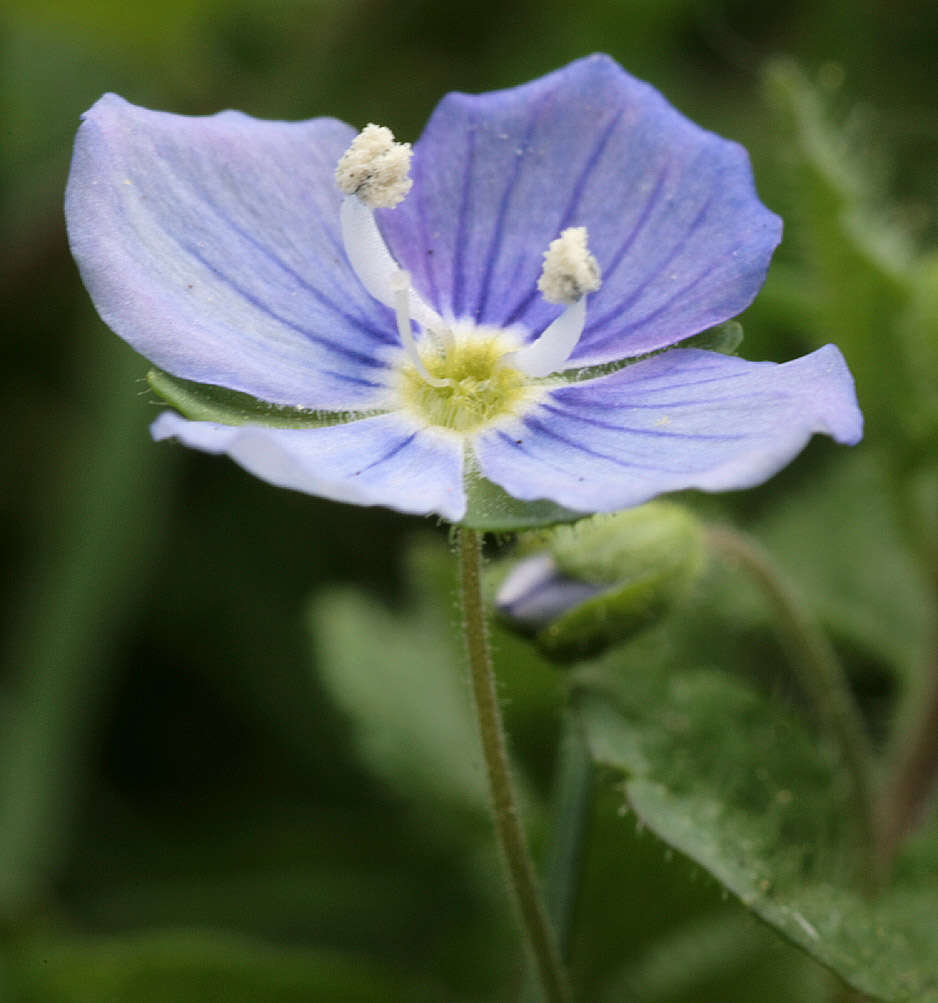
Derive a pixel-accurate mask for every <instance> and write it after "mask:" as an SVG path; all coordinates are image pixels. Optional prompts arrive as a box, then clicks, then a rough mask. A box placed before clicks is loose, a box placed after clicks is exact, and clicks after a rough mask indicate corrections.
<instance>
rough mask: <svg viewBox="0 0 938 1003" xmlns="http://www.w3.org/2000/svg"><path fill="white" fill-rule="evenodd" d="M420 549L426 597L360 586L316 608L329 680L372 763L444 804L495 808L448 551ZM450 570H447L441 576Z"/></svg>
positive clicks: (321, 658)
mask: <svg viewBox="0 0 938 1003" xmlns="http://www.w3.org/2000/svg"><path fill="white" fill-rule="evenodd" d="M440 556H441V555H440V554H439V552H435V551H434V550H432V549H429V548H427V547H423V548H420V549H419V550H417V551H415V552H414V555H413V557H412V563H411V574H410V575H409V576H408V577H409V579H410V581H412V582H413V583H414V585H415V586H416V588H417V589H419V592H418V597H419V602H418V603H416V604H415V605H413V606H410V607H409V608H408V609H407V611H406V612H402V611H400V610H397V611H392V610H390V609H388V607H387V606H386V605H385V604H384V603H381V602H379V601H378V600H377V599H374V598H371V597H368V596H367V595H363V594H361V593H360V592H356V591H354V590H345V591H333V592H329V593H327V594H325V595H322V596H319V597H317V598H316V599H315V600H314V601H313V603H312V604H311V606H310V611H309V627H310V634H311V637H312V638H313V639H314V642H315V655H316V664H317V666H318V668H319V679H320V680H321V682H322V684H323V685H324V686H325V688H326V691H327V692H328V693H329V695H330V696H331V697H332V699H333V700H334V701H335V703H336V705H337V706H338V707H339V708H340V709H341V710H342V712H343V713H344V714H345V715H346V716H347V717H348V719H349V721H350V723H351V727H352V738H353V741H354V744H355V746H356V747H357V749H358V750H359V752H360V753H361V755H362V758H363V760H364V761H365V762H366V763H367V764H368V765H369V766H370V767H371V768H372V769H373V770H374V772H375V773H376V775H377V776H379V777H381V778H382V779H383V780H385V781H386V782H387V783H388V784H389V785H391V787H392V788H395V789H397V790H398V791H401V792H407V793H409V794H412V795H414V796H415V797H416V798H417V799H418V803H420V802H421V801H422V803H424V804H425V805H428V806H429V805H433V810H434V811H438V810H439V803H440V802H445V803H448V804H450V805H451V806H452V807H454V808H456V809H460V810H461V811H464V812H470V813H478V814H479V815H481V816H483V817H484V816H485V815H486V812H487V800H486V798H487V791H486V787H485V775H484V771H483V768H482V759H481V751H480V749H479V739H478V735H477V734H476V731H475V722H474V720H473V717H472V709H471V704H470V699H471V695H470V692H469V686H468V680H467V679H466V678H465V671H464V669H463V660H464V656H463V653H462V651H461V642H460V638H459V634H458V632H457V631H456V630H455V629H454V627H455V626H456V625H457V624H458V611H457V608H456V605H455V602H456V593H455V590H454V584H453V582H452V581H451V580H450V579H449V576H448V575H447V574H446V571H447V570H448V568H446V563H448V562H445V558H444V562H445V563H444V564H443V567H441V566H440ZM441 572H442V574H441Z"/></svg>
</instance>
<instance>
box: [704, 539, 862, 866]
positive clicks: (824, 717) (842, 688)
mask: <svg viewBox="0 0 938 1003" xmlns="http://www.w3.org/2000/svg"><path fill="white" fill-rule="evenodd" d="M708 536H709V541H710V545H711V546H712V547H713V549H714V550H716V551H717V552H718V553H720V554H723V555H724V556H725V557H726V558H728V559H729V560H731V561H734V562H736V563H737V564H738V565H739V566H740V568H742V569H743V570H744V571H745V572H746V573H747V574H749V576H750V577H751V578H752V579H753V581H754V582H755V583H756V584H757V585H758V586H759V588H760V589H761V590H762V593H763V595H764V596H765V597H766V599H767V600H768V601H769V602H770V603H771V605H772V607H773V609H774V612H775V617H776V623H777V625H778V629H779V633H780V635H781V639H782V642H783V644H784V646H785V648H786V649H787V651H788V654H789V658H790V659H791V662H792V665H793V667H794V668H795V670H796V671H797V673H798V677H799V680H800V682H801V685H802V686H803V688H804V690H805V692H806V693H807V695H808V697H809V698H810V699H811V701H812V703H813V704H814V707H815V709H816V712H817V714H818V717H819V718H820V721H821V725H822V727H824V728H825V730H826V731H827V732H828V734H829V735H830V737H831V738H832V740H833V741H834V742H836V744H837V748H838V750H839V752H840V758H841V760H842V762H843V764H844V766H845V767H846V769H847V770H848V771H849V774H850V781H851V786H852V788H853V797H854V801H855V804H856V810H857V818H858V822H859V825H860V836H861V839H862V841H863V850H864V852H865V854H866V856H867V862H868V863H870V864H873V862H874V858H875V848H876V842H877V840H876V803H875V797H874V780H873V752H872V748H871V746H870V741H869V737H868V735H867V733H866V729H865V727H864V724H863V720H862V718H861V717H860V712H859V710H858V708H857V706H856V702H855V701H854V698H853V694H852V693H851V691H850V685H849V683H848V682H847V677H846V674H845V672H844V670H843V667H842V666H841V664H840V661H839V660H838V658H837V656H836V654H835V653H834V650H833V648H832V647H831V645H830V642H829V641H828V640H827V638H826V637H825V635H824V634H823V632H822V631H821V630H820V628H819V627H818V625H817V624H816V623H815V622H814V620H813V619H812V618H811V617H810V615H809V614H808V612H807V610H805V609H804V607H803V606H802V604H801V602H800V601H799V600H798V597H797V595H796V594H795V591H794V589H793V588H792V587H791V585H789V583H788V582H787V581H786V580H785V577H784V576H783V575H782V573H781V571H780V570H779V569H778V568H777V567H776V566H775V564H774V562H773V561H772V559H771V558H770V557H769V555H768V554H767V553H766V552H765V551H764V550H763V548H762V547H761V546H760V545H759V544H758V543H757V542H756V541H755V540H753V539H752V538H750V537H748V536H746V535H745V534H743V533H740V532H738V531H737V530H734V529H730V528H728V527H723V526H720V527H710V529H709V530H708ZM877 870H878V868H876V867H873V872H874V874H875V872H876V871H877Z"/></svg>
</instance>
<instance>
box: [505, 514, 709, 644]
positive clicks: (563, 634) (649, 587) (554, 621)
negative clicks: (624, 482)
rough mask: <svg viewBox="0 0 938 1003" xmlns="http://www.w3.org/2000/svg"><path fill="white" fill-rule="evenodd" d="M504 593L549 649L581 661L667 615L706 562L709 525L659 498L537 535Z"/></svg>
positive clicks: (519, 623)
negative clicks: (535, 544) (705, 537)
mask: <svg viewBox="0 0 938 1003" xmlns="http://www.w3.org/2000/svg"><path fill="white" fill-rule="evenodd" d="M533 539H534V540H536V541H537V542H539V543H540V544H541V547H540V549H537V550H536V551H534V552H532V553H530V554H529V555H528V556H526V557H524V558H522V559H521V560H520V561H519V562H518V563H517V564H516V565H515V567H514V568H513V569H512V570H511V571H510V572H509V574H508V575H507V577H506V578H505V580H504V581H503V583H502V585H501V587H500V588H499V590H498V595H497V597H496V604H497V607H498V610H499V613H500V614H501V616H502V618H503V619H504V620H505V621H506V622H507V623H508V624H510V625H511V626H512V627H514V629H516V630H518V631H519V632H520V633H524V634H527V635H530V636H533V639H534V642H535V644H536V645H537V647H538V648H539V649H540V651H541V652H542V654H544V655H546V656H547V657H548V658H550V659H552V660H554V661H558V662H570V661H576V660H577V659H581V658H588V657H590V656H592V655H596V654H598V653H599V652H601V651H603V650H604V649H605V648H607V647H609V646H610V645H613V644H617V643H619V642H622V641H625V640H627V639H628V638H629V637H631V636H632V635H634V634H635V633H637V632H638V631H639V630H641V629H643V628H644V627H647V626H649V625H651V624H652V623H654V622H655V621H657V620H658V619H660V618H661V617H662V616H664V615H665V614H666V613H667V612H668V611H669V610H670V609H671V608H672V606H673V605H674V603H675V602H676V601H677V600H678V599H679V598H680V597H681V595H682V594H683V593H684V591H685V590H686V588H687V587H688V586H689V585H690V584H691V583H692V582H693V581H694V580H695V579H696V577H697V575H698V574H699V572H700V570H701V568H702V566H703V558H704V546H703V534H702V527H701V526H700V523H699V522H698V521H697V519H696V518H695V517H694V516H693V515H692V514H691V513H690V512H689V511H688V510H687V509H685V508H683V507H682V506H680V505H676V504H674V503H673V502H664V501H656V502H650V503H649V504H647V505H642V506H640V507H638V508H632V509H626V510H624V511H622V512H617V513H615V514H614V515H598V516H594V517H593V518H590V519H583V520H581V521H580V522H578V523H575V524H574V525H572V526H560V527H558V528H556V529H554V530H552V531H549V532H547V533H539V534H537V535H536V537H534V538H533Z"/></svg>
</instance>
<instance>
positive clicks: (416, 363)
mask: <svg viewBox="0 0 938 1003" xmlns="http://www.w3.org/2000/svg"><path fill="white" fill-rule="evenodd" d="M391 288H392V289H393V291H394V313H395V315H396V317H397V333H398V334H399V335H400V337H401V344H402V345H403V346H404V351H405V352H406V353H407V358H408V359H410V361H411V363H412V364H413V367H414V369H416V370H417V372H418V373H420V378H421V379H422V380H423V381H424V383H429V384H430V386H431V387H448V386H449V380H441V379H438V378H437V377H436V376H431V375H430V373H429V372H427V367H426V366H425V365H424V364H423V359H421V358H420V353H419V352H418V351H417V345H416V343H415V341H414V332H413V331H412V330H411V327H410V309H409V303H410V296H411V294H412V290H411V288H410V275H409V274H408V273H407V272H405V271H404V269H403V268H399V269H397V271H396V272H395V273H394V274H393V275H392V276H391Z"/></svg>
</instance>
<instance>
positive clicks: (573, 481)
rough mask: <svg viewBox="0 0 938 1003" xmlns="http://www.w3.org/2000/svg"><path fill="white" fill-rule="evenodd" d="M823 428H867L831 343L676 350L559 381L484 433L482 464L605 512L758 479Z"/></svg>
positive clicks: (513, 486)
mask: <svg viewBox="0 0 938 1003" xmlns="http://www.w3.org/2000/svg"><path fill="white" fill-rule="evenodd" d="M815 432H823V433H826V434H827V435H830V436H832V437H833V438H834V439H836V440H837V441H838V442H843V443H848V444H853V443H856V442H858V441H859V439H860V437H861V435H862V417H861V415H860V412H859V409H858V408H857V402H856V395H855V392H854V387H853V379H852V378H851V376H850V373H849V371H848V370H847V366H846V363H845V362H844V360H843V356H842V355H841V354H840V352H839V350H838V349H837V348H835V347H834V346H833V345H827V346H826V347H824V348H821V349H819V350H818V351H816V352H812V353H811V354H810V355H806V356H804V357H803V358H800V359H795V360H794V361H792V362H787V363H785V364H784V365H776V364H774V363H771V362H746V361H745V360H743V359H737V358H735V357H733V356H725V355H719V354H716V353H713V352H704V351H699V350H697V349H680V348H675V349H672V350H671V351H669V352H664V353H662V354H661V355H657V356H655V357H653V358H651V359H647V360H645V361H642V362H637V363H635V364H634V365H631V366H627V367H626V368H624V369H620V370H619V371H618V372H615V373H613V374H611V375H609V376H604V377H601V378H600V379H596V380H590V381H587V382H584V383H580V384H571V385H568V386H566V387H563V388H560V389H557V390H553V391H551V393H550V394H549V395H548V396H547V397H546V398H545V400H544V401H543V402H542V403H541V404H540V406H539V407H537V408H536V409H535V410H534V411H533V412H531V413H530V414H528V415H526V416H524V417H523V418H519V419H518V420H517V421H516V423H515V424H514V425H513V426H506V427H502V428H500V429H497V430H490V431H488V432H486V433H485V434H483V435H481V436H480V437H479V438H478V440H477V441H476V456H477V458H478V462H479V465H480V468H481V470H482V473H483V474H484V475H485V476H486V477H488V478H489V479H490V480H492V481H494V482H495V483H496V484H499V485H501V486H502V487H503V488H504V489H505V490H506V491H508V492H509V493H510V494H512V495H515V496H516V497H518V498H523V499H527V500H532V499H535V498H548V499H551V500H552V501H555V502H557V503H559V504H561V505H564V506H566V507H568V508H572V509H578V510H580V511H585V512H590V511H597V512H606V511H612V510H614V509H619V508H626V507H628V506H630V505H638V504H640V503H642V502H645V501H648V499H650V498H653V497H654V496H655V495H659V494H662V493H664V492H666V491H679V490H682V489H684V488H700V489H702V490H704V491H725V490H730V489H735V488H746V487H751V486H752V485H754V484H759V483H761V482H762V481H764V480H765V479H766V478H768V477H769V476H771V475H772V474H773V473H775V472H776V471H777V470H779V469H780V468H781V467H782V466H784V465H785V464H786V463H788V462H789V460H791V459H792V458H793V457H794V456H795V455H796V454H797V453H798V452H800V450H801V449H802V448H803V447H804V445H805V443H806V442H807V441H808V439H809V438H810V437H811V435H812V434H813V433H815Z"/></svg>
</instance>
